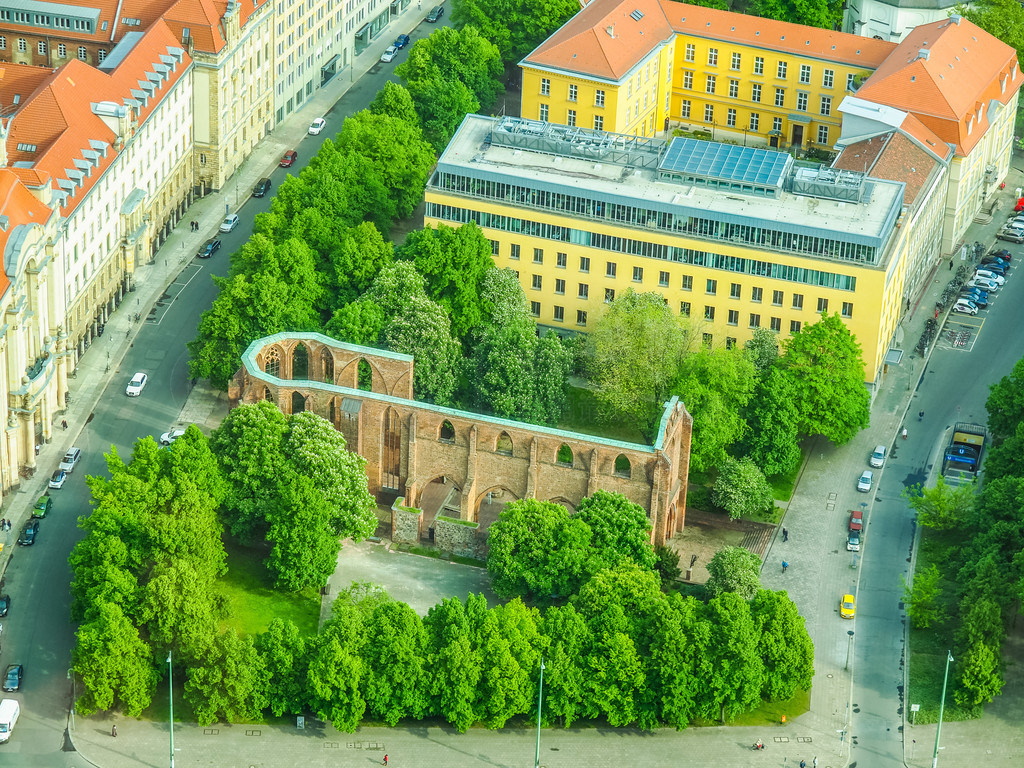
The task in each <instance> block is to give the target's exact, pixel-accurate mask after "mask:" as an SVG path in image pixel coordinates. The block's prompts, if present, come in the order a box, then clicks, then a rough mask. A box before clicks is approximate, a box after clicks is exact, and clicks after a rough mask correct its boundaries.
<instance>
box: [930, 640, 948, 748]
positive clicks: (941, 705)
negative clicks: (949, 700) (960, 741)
mask: <svg viewBox="0 0 1024 768" xmlns="http://www.w3.org/2000/svg"><path fill="white" fill-rule="evenodd" d="M951 661H953V652H952V651H946V674H945V675H943V676H942V698H941V699H940V700H939V724H938V726H937V727H936V728H935V751H934V752H932V768H936V766H937V765H938V764H939V736H940V734H941V733H942V713H943V710H945V708H946V683H947V682H948V681H949V662H951Z"/></svg>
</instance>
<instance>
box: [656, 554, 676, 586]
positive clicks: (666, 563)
mask: <svg viewBox="0 0 1024 768" xmlns="http://www.w3.org/2000/svg"><path fill="white" fill-rule="evenodd" d="M654 557H655V562H654V570H655V571H656V572H657V574H658V576H660V577H661V586H662V588H663V589H666V588H668V587H669V586H670V585H671V584H672V582H674V581H675V580H676V579H678V578H679V574H680V573H682V571H681V570H680V569H679V553H678V552H676V551H675V550H674V549H672V547H667V546H665V545H664V544H659V545H658V546H656V547H655V548H654Z"/></svg>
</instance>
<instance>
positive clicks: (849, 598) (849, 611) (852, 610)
mask: <svg viewBox="0 0 1024 768" xmlns="http://www.w3.org/2000/svg"><path fill="white" fill-rule="evenodd" d="M856 614H857V600H856V598H854V596H853V595H843V599H842V600H840V601H839V615H840V616H842V617H843V618H844V619H852V618H853V617H854V616H855V615H856Z"/></svg>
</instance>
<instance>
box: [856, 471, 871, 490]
mask: <svg viewBox="0 0 1024 768" xmlns="http://www.w3.org/2000/svg"><path fill="white" fill-rule="evenodd" d="M874 478H875V474H874V472H872V471H871V470H870V469H865V470H864V472H863V473H861V476H860V480H858V481H857V490H858V491H861V492H862V493H867V492H868V491H870V490H871V482H872V480H874Z"/></svg>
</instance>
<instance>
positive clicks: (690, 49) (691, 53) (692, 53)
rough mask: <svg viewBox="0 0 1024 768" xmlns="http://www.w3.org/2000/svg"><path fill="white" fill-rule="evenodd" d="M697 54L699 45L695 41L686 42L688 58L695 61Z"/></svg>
mask: <svg viewBox="0 0 1024 768" xmlns="http://www.w3.org/2000/svg"><path fill="white" fill-rule="evenodd" d="M696 55H697V46H696V45H694V44H693V43H687V44H686V60H687V61H694V60H695V57H696Z"/></svg>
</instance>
